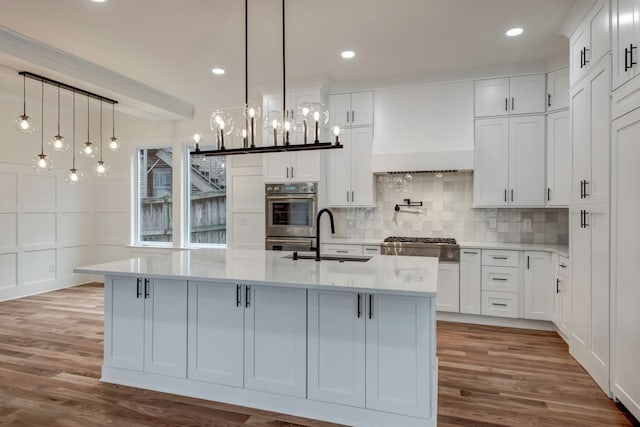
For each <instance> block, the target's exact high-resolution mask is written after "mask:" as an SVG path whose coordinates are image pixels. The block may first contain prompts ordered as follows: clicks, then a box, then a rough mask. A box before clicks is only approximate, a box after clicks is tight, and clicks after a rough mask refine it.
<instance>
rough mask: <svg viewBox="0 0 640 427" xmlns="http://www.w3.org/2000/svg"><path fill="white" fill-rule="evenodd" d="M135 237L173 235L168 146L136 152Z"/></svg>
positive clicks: (156, 239) (162, 238) (160, 238)
mask: <svg viewBox="0 0 640 427" xmlns="http://www.w3.org/2000/svg"><path fill="white" fill-rule="evenodd" d="M138 171H139V180H140V181H139V186H138V189H139V194H138V201H139V205H138V215H139V217H138V218H139V220H138V221H139V222H138V223H139V227H138V233H139V234H138V240H139V241H140V242H171V241H172V237H173V227H172V223H173V218H172V206H173V198H172V194H173V191H172V190H173V188H172V179H173V168H172V152H171V148H157V149H142V150H139V152H138Z"/></svg>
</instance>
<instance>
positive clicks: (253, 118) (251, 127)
mask: <svg viewBox="0 0 640 427" xmlns="http://www.w3.org/2000/svg"><path fill="white" fill-rule="evenodd" d="M260 113H261V110H260V107H258V106H257V105H256V104H253V103H248V104H246V105H245V109H244V118H245V127H244V135H243V141H244V142H245V145H244V147H245V148H246V147H247V146H248V142H249V139H251V147H255V146H256V122H257V121H258V120H259V119H260Z"/></svg>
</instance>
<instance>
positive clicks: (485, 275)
mask: <svg viewBox="0 0 640 427" xmlns="http://www.w3.org/2000/svg"><path fill="white" fill-rule="evenodd" d="M482 290H483V291H500V292H518V269H517V268H513V267H493V266H489V267H487V266H485V267H482Z"/></svg>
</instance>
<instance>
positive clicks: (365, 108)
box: [338, 92, 373, 126]
mask: <svg viewBox="0 0 640 427" xmlns="http://www.w3.org/2000/svg"><path fill="white" fill-rule="evenodd" d="M338 119H340V116H338ZM349 124H350V125H351V126H373V92H355V93H352V94H351V122H350V123H349Z"/></svg>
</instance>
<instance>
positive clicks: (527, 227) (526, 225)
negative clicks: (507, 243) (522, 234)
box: [522, 219, 531, 231]
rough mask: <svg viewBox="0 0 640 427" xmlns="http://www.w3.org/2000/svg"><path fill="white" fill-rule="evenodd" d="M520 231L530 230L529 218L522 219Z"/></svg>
mask: <svg viewBox="0 0 640 427" xmlns="http://www.w3.org/2000/svg"><path fill="white" fill-rule="evenodd" d="M522 231H531V220H530V219H524V220H522Z"/></svg>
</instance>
